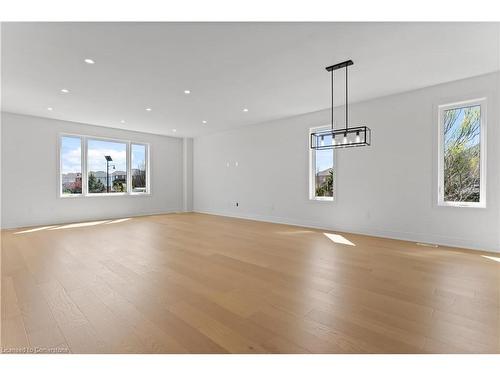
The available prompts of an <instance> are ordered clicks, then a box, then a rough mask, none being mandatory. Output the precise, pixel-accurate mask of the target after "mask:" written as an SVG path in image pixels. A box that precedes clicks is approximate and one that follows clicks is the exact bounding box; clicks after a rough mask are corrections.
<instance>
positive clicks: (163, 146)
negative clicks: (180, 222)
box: [1, 113, 183, 228]
mask: <svg viewBox="0 0 500 375" xmlns="http://www.w3.org/2000/svg"><path fill="white" fill-rule="evenodd" d="M62 132H66V133H74V134H83V135H90V136H98V137H108V138H117V139H125V140H132V141H139V142H147V143H149V144H150V147H151V155H150V170H151V195H149V196H111V197H81V198H70V199H68V198H66V199H64V198H59V197H58V177H57V160H58V155H57V142H58V135H59V134H60V133H62ZM182 143H183V141H182V139H180V138H172V137H165V136H160V135H152V134H146V133H138V132H130V131H125V130H118V129H111V128H104V127H99V126H92V125H87V124H80V123H74V122H67V121H58V120H52V119H47V118H39V117H32V116H23V115H17V114H11V113H2V147H1V152H2V157H1V163H2V164H1V165H2V189H1V194H2V227H3V228H11V227H20V226H30V225H41V224H56V223H66V222H77V221H82V220H94V219H109V218H119V217H128V216H134V215H142V214H155V213H164V212H172V211H181V210H182V209H183V146H182Z"/></svg>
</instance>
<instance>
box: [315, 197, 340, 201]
mask: <svg viewBox="0 0 500 375" xmlns="http://www.w3.org/2000/svg"><path fill="white" fill-rule="evenodd" d="M309 200H310V201H311V202H335V198H333V197H314V198H309Z"/></svg>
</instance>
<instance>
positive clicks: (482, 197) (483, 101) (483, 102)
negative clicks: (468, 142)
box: [437, 97, 487, 208]
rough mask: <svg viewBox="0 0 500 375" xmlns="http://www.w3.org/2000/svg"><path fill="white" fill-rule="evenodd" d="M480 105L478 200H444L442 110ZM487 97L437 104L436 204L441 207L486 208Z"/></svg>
mask: <svg viewBox="0 0 500 375" xmlns="http://www.w3.org/2000/svg"><path fill="white" fill-rule="evenodd" d="M472 106H480V108H481V119H480V129H481V134H480V138H479V139H480V140H479V141H480V146H479V147H480V151H479V158H480V166H479V168H480V172H479V181H480V188H479V202H449V201H445V200H444V112H445V111H447V110H450V109H458V108H464V107H472ZM486 107H487V98H486V97H483V98H479V99H471V100H464V101H460V102H454V103H448V104H443V105H439V106H438V124H439V126H438V186H437V197H438V201H437V204H438V206H443V207H470V208H486V165H487V163H486V142H487V137H486V130H487V129H486V128H487V125H486V124H487V121H486V116H487V108H486Z"/></svg>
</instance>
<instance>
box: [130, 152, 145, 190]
mask: <svg viewBox="0 0 500 375" xmlns="http://www.w3.org/2000/svg"><path fill="white" fill-rule="evenodd" d="M131 148H132V168H131V173H132V193H147V186H148V185H147V181H146V179H147V178H148V176H147V147H146V145H141V144H134V143H132V145H131Z"/></svg>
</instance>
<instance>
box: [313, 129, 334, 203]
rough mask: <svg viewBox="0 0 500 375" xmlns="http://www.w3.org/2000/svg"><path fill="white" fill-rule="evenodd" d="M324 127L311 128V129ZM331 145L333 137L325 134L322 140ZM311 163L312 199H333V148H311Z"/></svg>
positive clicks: (323, 142)
mask: <svg viewBox="0 0 500 375" xmlns="http://www.w3.org/2000/svg"><path fill="white" fill-rule="evenodd" d="M314 130H315V131H318V130H322V128H319V129H318V128H315V129H311V131H314ZM320 142H321V143H322V144H323V145H330V144H331V143H332V137H331V136H328V135H325V136H324V137H323V138H322V139H321V141H320ZM310 152H311V164H310V177H309V178H310V193H309V195H310V199H313V200H326V201H332V200H333V199H334V195H335V168H334V151H333V149H325V150H311V151H310Z"/></svg>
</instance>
